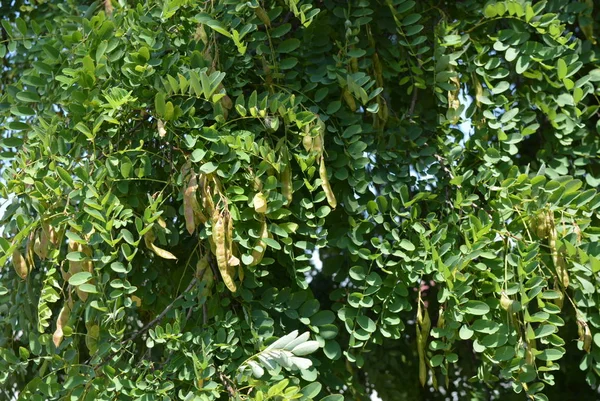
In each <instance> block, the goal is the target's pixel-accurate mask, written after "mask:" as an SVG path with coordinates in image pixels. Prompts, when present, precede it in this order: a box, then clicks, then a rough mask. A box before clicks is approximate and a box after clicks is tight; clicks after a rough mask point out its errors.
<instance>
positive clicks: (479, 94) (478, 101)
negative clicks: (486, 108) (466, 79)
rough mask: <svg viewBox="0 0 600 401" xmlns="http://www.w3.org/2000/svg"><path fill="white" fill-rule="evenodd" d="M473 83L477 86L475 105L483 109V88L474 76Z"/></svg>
mask: <svg viewBox="0 0 600 401" xmlns="http://www.w3.org/2000/svg"><path fill="white" fill-rule="evenodd" d="M473 81H474V82H473V83H474V85H475V104H476V105H477V107H481V98H483V96H484V94H483V86H481V82H479V80H478V79H477V78H476V77H475V74H473Z"/></svg>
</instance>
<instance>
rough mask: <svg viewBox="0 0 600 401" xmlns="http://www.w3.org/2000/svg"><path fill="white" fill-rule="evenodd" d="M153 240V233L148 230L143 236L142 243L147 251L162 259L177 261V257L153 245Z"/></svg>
mask: <svg viewBox="0 0 600 401" xmlns="http://www.w3.org/2000/svg"><path fill="white" fill-rule="evenodd" d="M155 239H156V237H155V236H154V232H153V231H152V230H149V231H148V232H147V233H146V234H144V243H145V244H146V247H147V248H148V249H150V250H151V251H152V252H154V253H155V254H156V255H157V256H160V257H161V258H163V259H171V260H177V257H176V256H175V255H173V254H172V253H171V252H169V251H167V250H165V249H162V248H159V247H158V246H156V245H154V240H155Z"/></svg>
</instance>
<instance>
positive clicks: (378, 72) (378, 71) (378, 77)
mask: <svg viewBox="0 0 600 401" xmlns="http://www.w3.org/2000/svg"><path fill="white" fill-rule="evenodd" d="M373 71H374V72H375V82H377V86H379V87H380V88H383V87H384V85H383V73H382V71H383V70H382V68H381V61H380V60H379V54H377V52H375V53H373Z"/></svg>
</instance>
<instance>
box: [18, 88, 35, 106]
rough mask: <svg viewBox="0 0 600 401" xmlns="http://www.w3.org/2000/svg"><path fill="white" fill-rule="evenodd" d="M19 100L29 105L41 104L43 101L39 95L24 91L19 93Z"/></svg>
mask: <svg viewBox="0 0 600 401" xmlns="http://www.w3.org/2000/svg"><path fill="white" fill-rule="evenodd" d="M17 99H19V100H20V101H22V102H28V103H34V102H39V101H40V100H41V99H40V96H39V95H38V94H37V93H35V92H30V91H23V92H19V93H17Z"/></svg>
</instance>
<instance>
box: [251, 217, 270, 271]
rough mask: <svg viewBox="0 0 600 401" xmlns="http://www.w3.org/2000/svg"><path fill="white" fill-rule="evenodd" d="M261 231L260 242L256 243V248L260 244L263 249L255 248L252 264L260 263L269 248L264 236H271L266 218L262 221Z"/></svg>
mask: <svg viewBox="0 0 600 401" xmlns="http://www.w3.org/2000/svg"><path fill="white" fill-rule="evenodd" d="M260 231H261V232H260V238H259V239H258V242H257V243H256V245H255V247H254V248H256V246H260V248H261V250H260V251H258V250H256V249H254V250H253V251H252V263H250V266H256V265H257V264H259V263H260V262H261V261H262V259H263V257H264V256H265V251H266V250H267V244H266V243H265V242H264V241H263V239H264V238H268V237H269V229H268V227H267V222H266V221H265V220H263V221H262V226H261V230H260Z"/></svg>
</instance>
